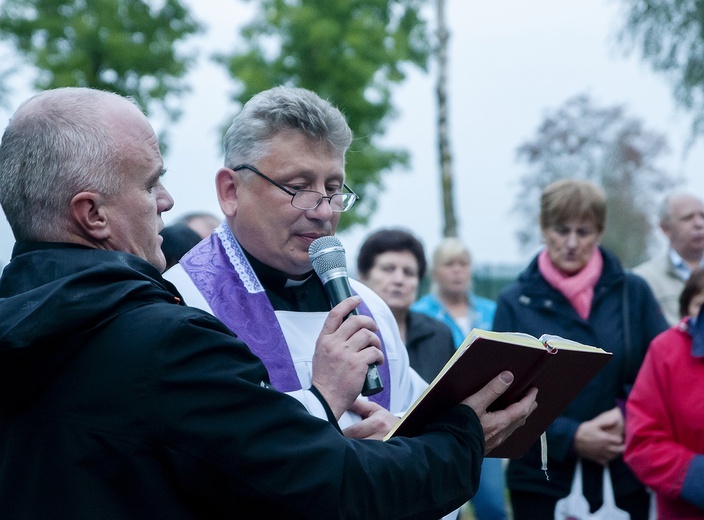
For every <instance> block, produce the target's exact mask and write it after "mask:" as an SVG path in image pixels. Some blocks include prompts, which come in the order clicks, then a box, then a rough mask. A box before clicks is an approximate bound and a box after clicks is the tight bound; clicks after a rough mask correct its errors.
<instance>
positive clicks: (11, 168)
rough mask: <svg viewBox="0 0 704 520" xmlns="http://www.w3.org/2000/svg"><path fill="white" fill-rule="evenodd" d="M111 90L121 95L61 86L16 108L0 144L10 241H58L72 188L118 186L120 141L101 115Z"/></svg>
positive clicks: (107, 190) (110, 191)
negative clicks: (13, 238)
mask: <svg viewBox="0 0 704 520" xmlns="http://www.w3.org/2000/svg"><path fill="white" fill-rule="evenodd" d="M113 96H114V97H117V98H120V99H124V98H122V97H120V96H118V95H117V94H111V93H108V92H102V91H99V90H93V89H88V88H61V89H55V90H48V91H46V92H42V93H40V94H37V95H35V96H33V97H32V98H30V99H28V100H27V101H25V102H24V103H22V105H20V107H19V108H18V109H17V111H16V112H15V114H14V115H13V117H12V119H11V120H10V124H9V125H8V127H7V128H6V130H5V133H4V134H3V137H2V142H1V143H0V205H2V208H3V210H4V212H5V216H6V217H7V220H8V222H9V224H10V227H11V228H12V232H13V234H14V235H15V239H16V240H61V239H62V238H63V237H64V236H65V229H66V223H67V221H68V218H69V203H70V201H71V199H72V198H73V197H74V196H75V195H76V194H77V193H80V192H82V191H92V192H97V193H101V194H104V195H106V196H111V195H114V194H116V193H117V192H118V191H119V190H120V188H121V181H122V177H121V175H118V172H119V167H120V163H119V161H116V160H115V159H116V157H117V155H118V153H119V146H118V145H117V143H116V141H115V139H114V137H113V136H112V135H111V132H110V131H109V124H110V122H109V121H106V120H105V119H106V118H102V117H100V116H99V114H100V113H101V112H103V108H104V106H105V101H106V99H109V98H110V97H113ZM96 113H97V114H98V115H96Z"/></svg>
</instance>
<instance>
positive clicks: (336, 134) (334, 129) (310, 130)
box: [224, 87, 352, 168]
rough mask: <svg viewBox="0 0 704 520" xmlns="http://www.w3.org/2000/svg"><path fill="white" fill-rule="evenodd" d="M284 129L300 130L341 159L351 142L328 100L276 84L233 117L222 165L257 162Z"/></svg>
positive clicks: (226, 138)
mask: <svg viewBox="0 0 704 520" xmlns="http://www.w3.org/2000/svg"><path fill="white" fill-rule="evenodd" d="M285 131H298V132H302V133H303V134H304V135H305V136H306V137H307V138H308V139H310V140H311V141H316V142H318V143H323V144H325V145H327V147H328V149H329V150H330V152H331V153H333V154H339V155H341V156H342V157H343V159H344V156H345V152H346V151H347V148H349V146H350V143H351V142H352V131H351V130H350V127H349V125H348V124H347V121H346V120H345V116H344V115H342V112H340V111H339V110H338V109H337V108H335V107H334V106H333V105H332V104H330V103H329V102H328V101H325V100H324V99H322V98H321V97H320V96H318V95H317V94H316V93H315V92H311V91H310V90H306V89H303V88H293V87H275V88H272V89H269V90H265V91H263V92H260V93H259V94H257V95H255V96H254V97H252V98H251V99H250V100H249V101H248V102H247V103H245V105H244V106H243V107H242V110H241V111H240V113H239V114H238V115H237V116H235V118H234V119H233V121H232V124H231V125H230V128H229V129H228V131H227V133H226V134H225V139H224V145H225V166H226V167H227V168H234V167H236V166H238V165H240V164H243V163H256V162H257V161H258V160H260V159H261V158H262V157H264V156H265V155H266V154H267V149H268V146H269V144H270V142H271V139H272V138H273V137H274V136H275V135H277V134H278V133H280V132H285Z"/></svg>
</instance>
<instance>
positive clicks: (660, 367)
mask: <svg viewBox="0 0 704 520" xmlns="http://www.w3.org/2000/svg"><path fill="white" fill-rule="evenodd" d="M699 321H702V322H704V315H702V316H701V317H700V318H699ZM702 325H704V323H702ZM694 334H695V341H694V345H693V341H692V335H691V334H690V327H689V321H688V320H687V319H685V320H682V321H681V322H680V323H678V324H677V325H676V326H674V327H672V328H670V329H668V330H666V331H665V332H663V333H662V334H660V335H659V336H657V337H656V338H655V339H654V340H653V342H652V343H651V345H650V349H649V350H648V353H647V355H646V357H645V361H644V362H643V365H642V366H641V369H640V372H639V373H638V378H637V379H636V382H635V385H634V387H633V390H632V392H631V394H630V396H629V398H628V402H627V404H626V453H625V455H624V458H625V460H626V463H627V464H628V465H629V466H630V467H631V469H632V470H633V472H634V473H635V474H636V476H637V477H638V478H639V479H640V480H641V481H642V482H643V483H644V484H645V485H646V486H648V487H650V488H652V489H653V490H654V491H655V493H656V494H657V503H658V514H659V518H660V520H669V519H704V330H700V331H697V332H695V333H694Z"/></svg>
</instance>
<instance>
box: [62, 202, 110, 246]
mask: <svg viewBox="0 0 704 520" xmlns="http://www.w3.org/2000/svg"><path fill="white" fill-rule="evenodd" d="M70 215H71V220H72V222H73V225H74V226H75V227H76V228H77V232H78V233H80V234H82V235H83V236H84V238H86V239H88V240H98V241H99V240H105V239H106V238H108V236H109V235H110V230H109V226H108V211H107V206H106V204H105V197H104V196H103V195H100V194H99V193H94V192H92V191H82V192H81V193H78V194H76V195H74V196H73V198H72V199H71V203H70Z"/></svg>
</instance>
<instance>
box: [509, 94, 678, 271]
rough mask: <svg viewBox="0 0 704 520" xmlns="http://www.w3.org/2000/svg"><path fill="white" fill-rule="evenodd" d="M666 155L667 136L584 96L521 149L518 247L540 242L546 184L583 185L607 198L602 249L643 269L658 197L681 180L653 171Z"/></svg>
mask: <svg viewBox="0 0 704 520" xmlns="http://www.w3.org/2000/svg"><path fill="white" fill-rule="evenodd" d="M667 151H668V146H667V141H666V139H665V137H664V136H663V135H661V134H658V133H656V132H653V131H651V130H647V129H645V128H644V127H643V123H642V122H641V121H640V120H639V119H636V118H633V117H630V116H628V115H627V114H626V112H625V109H624V107H622V106H616V107H597V106H595V105H594V104H593V103H592V101H591V100H590V99H589V98H588V97H587V96H586V95H579V96H575V97H573V98H571V99H569V100H567V101H566V102H565V103H564V104H563V105H562V106H561V107H560V108H558V109H557V110H556V111H555V112H554V113H552V114H548V115H547V116H546V117H545V119H544V121H543V123H542V124H541V125H540V128H539V129H538V132H537V135H536V136H535V138H534V139H532V140H530V141H528V142H526V143H524V144H523V145H521V146H520V147H519V148H518V154H517V155H518V160H519V161H522V162H524V163H526V164H527V165H528V166H529V167H530V169H529V170H528V171H527V172H526V173H525V174H523V175H522V177H521V179H520V186H521V187H520V189H519V193H518V195H517V199H516V203H515V205H514V209H515V210H516V212H517V213H518V214H519V215H521V219H522V221H523V226H522V227H521V228H520V230H519V232H518V239H519V242H520V243H521V245H522V246H524V247H525V248H526V249H532V248H534V247H535V246H536V245H537V244H538V243H539V240H540V226H539V223H538V213H539V209H540V208H539V205H540V194H541V192H542V191H543V189H544V188H545V187H546V186H547V185H548V184H550V183H552V182H554V181H556V180H559V179H562V178H578V179H584V180H588V181H591V182H593V183H595V184H597V185H599V186H601V187H602V188H603V189H604V191H605V192H606V196H607V218H606V230H605V233H604V238H603V240H602V243H603V244H604V245H605V246H606V247H607V248H609V249H610V250H612V251H613V252H615V253H616V254H617V255H618V256H619V258H620V259H621V261H622V262H623V263H624V265H626V266H627V267H632V266H634V265H636V264H638V263H640V262H641V261H642V260H644V258H645V256H646V254H647V248H648V246H649V244H650V241H651V240H652V236H653V230H654V226H655V220H656V217H657V215H656V213H657V211H656V209H655V208H656V199H657V198H658V197H659V196H660V195H661V194H662V193H663V192H664V191H665V190H666V189H668V188H671V187H672V186H674V185H675V184H677V182H678V181H677V180H676V179H675V178H673V177H672V176H671V175H670V174H668V173H667V172H666V171H665V170H663V169H661V168H660V167H659V166H658V165H657V162H658V160H659V159H660V157H661V156H662V155H663V154H664V153H666V152H667Z"/></svg>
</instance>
